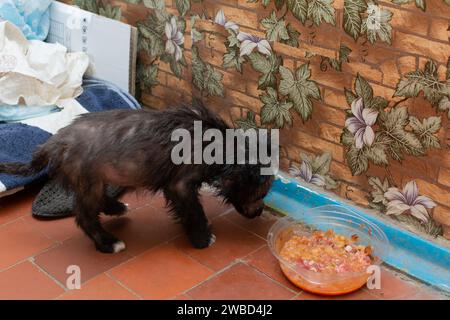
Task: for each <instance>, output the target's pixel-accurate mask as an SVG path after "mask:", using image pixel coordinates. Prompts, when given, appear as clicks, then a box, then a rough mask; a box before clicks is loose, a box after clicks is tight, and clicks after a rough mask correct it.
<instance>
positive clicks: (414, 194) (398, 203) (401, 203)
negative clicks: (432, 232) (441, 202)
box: [384, 181, 436, 223]
mask: <svg viewBox="0 0 450 320" xmlns="http://www.w3.org/2000/svg"><path fill="white" fill-rule="evenodd" d="M384 196H385V198H386V199H387V200H388V201H389V202H388V204H387V211H386V214H388V215H391V214H393V215H400V214H402V213H405V212H407V211H409V213H410V214H411V215H412V216H414V217H416V218H417V219H419V220H420V221H422V222H424V223H426V222H428V219H429V217H430V216H429V214H428V211H427V209H431V208H434V207H435V206H436V203H434V201H433V200H431V199H430V198H428V197H426V196H420V195H419V189H418V188H417V184H416V182H415V181H410V182H408V183H407V184H406V185H405V187H404V188H403V190H402V191H400V190H399V189H397V188H389V189H388V191H387V192H386V193H385V194H384Z"/></svg>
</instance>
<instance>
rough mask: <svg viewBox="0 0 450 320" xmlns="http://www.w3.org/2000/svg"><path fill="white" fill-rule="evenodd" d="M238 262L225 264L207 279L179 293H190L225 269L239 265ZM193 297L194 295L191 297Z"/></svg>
mask: <svg viewBox="0 0 450 320" xmlns="http://www.w3.org/2000/svg"><path fill="white" fill-rule="evenodd" d="M237 264H239V261H237V260H234V261H233V262H232V263H230V264H229V265H227V266H225V267H224V268H222V269H220V270H218V271H217V272H214V273H213V274H212V275H210V276H209V277H208V278H206V279H205V280H203V281H201V282H199V283H197V284H196V285H194V286H192V287H190V288H189V289H186V290H185V291H182V292H181V293H179V294H178V295H181V294H187V295H189V291H191V290H194V289H195V288H197V287H199V286H201V285H203V284H204V283H206V282H208V281H210V280H212V279H214V278H216V277H218V276H219V275H221V274H222V273H224V272H225V271H227V270H229V269H231V268H232V267H234V266H235V265H237ZM189 296H190V295H189ZM190 297H191V296H190ZM191 298H192V297H191Z"/></svg>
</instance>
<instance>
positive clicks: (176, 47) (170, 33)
mask: <svg viewBox="0 0 450 320" xmlns="http://www.w3.org/2000/svg"><path fill="white" fill-rule="evenodd" d="M165 32H166V37H167V41H166V53H168V54H170V55H172V56H174V57H175V61H179V60H181V58H182V57H183V51H182V50H181V46H182V45H183V43H184V35H183V33H182V32H181V31H179V30H178V25H177V19H176V18H175V16H173V17H172V18H171V19H170V22H166V27H165Z"/></svg>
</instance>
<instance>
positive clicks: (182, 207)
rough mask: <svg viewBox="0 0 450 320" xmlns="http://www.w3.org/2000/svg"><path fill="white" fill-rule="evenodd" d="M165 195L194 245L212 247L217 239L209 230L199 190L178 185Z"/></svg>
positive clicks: (166, 190) (167, 190)
mask: <svg viewBox="0 0 450 320" xmlns="http://www.w3.org/2000/svg"><path fill="white" fill-rule="evenodd" d="M164 195H165V197H166V199H167V201H168V203H169V205H170V207H171V210H172V212H173V214H175V216H176V217H177V218H179V219H180V221H181V223H182V225H183V227H184V229H185V231H186V234H187V236H188V238H189V240H190V242H191V243H192V245H193V246H194V247H196V248H198V249H202V248H206V247H209V246H210V245H212V244H213V243H214V241H215V239H216V237H215V236H214V235H213V234H212V233H211V230H210V228H209V225H208V219H207V218H206V216H205V213H204V211H203V207H202V205H201V203H200V200H199V195H198V188H189V187H187V186H186V185H184V184H183V183H177V184H176V186H172V187H169V188H166V189H165V190H164Z"/></svg>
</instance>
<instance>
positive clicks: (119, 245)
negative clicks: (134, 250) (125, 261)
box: [113, 241, 126, 253]
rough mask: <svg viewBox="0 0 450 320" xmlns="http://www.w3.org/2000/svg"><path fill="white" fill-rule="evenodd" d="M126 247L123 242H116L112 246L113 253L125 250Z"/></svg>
mask: <svg viewBox="0 0 450 320" xmlns="http://www.w3.org/2000/svg"><path fill="white" fill-rule="evenodd" d="M125 248H126V246H125V243H124V242H123V241H117V242H116V243H114V244H113V249H114V253H117V252H120V251H123V250H125Z"/></svg>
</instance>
